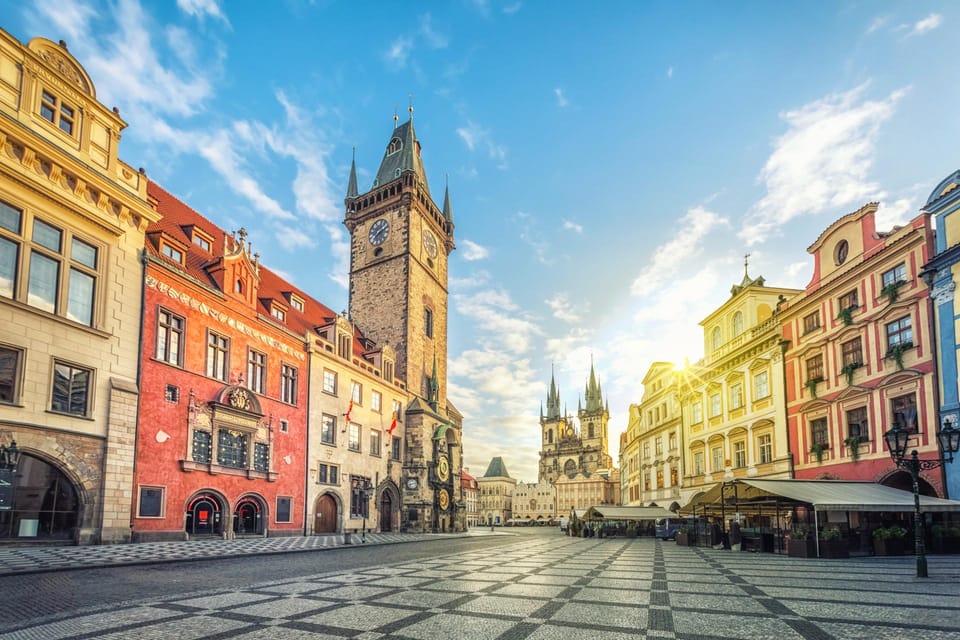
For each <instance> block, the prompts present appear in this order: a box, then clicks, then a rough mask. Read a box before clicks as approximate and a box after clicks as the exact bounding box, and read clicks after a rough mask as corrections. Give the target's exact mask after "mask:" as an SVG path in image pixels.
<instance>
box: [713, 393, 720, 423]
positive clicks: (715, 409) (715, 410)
mask: <svg viewBox="0 0 960 640" xmlns="http://www.w3.org/2000/svg"><path fill="white" fill-rule="evenodd" d="M721 411H722V406H721V404H720V394H719V393H712V394H710V417H711V418H716V417H717V416H719V415H720V413H721Z"/></svg>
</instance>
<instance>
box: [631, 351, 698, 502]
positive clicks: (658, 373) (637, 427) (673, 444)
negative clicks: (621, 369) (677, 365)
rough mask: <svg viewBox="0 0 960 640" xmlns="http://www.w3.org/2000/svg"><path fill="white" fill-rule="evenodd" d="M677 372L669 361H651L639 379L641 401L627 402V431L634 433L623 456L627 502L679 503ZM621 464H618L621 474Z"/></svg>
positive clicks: (681, 475)
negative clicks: (635, 402)
mask: <svg viewBox="0 0 960 640" xmlns="http://www.w3.org/2000/svg"><path fill="white" fill-rule="evenodd" d="M679 379H680V376H679V374H678V373H677V372H676V371H675V370H674V365H673V364H672V363H670V362H654V363H653V364H652V365H650V369H649V370H648V371H647V375H646V376H644V378H643V389H644V391H643V400H642V401H641V402H640V404H639V405H630V422H629V425H628V428H627V433H628V434H630V433H632V434H634V441H633V443H632V444H633V446H632V447H630V452H631V453H632V454H633V457H632V458H629V457H628V459H627V465H628V469H629V477H630V478H631V479H632V480H633V482H632V483H631V482H629V481H628V483H627V486H628V488H627V495H628V497H629V499H630V502H629V504H632V505H638V506H650V505H657V506H661V507H664V508H667V509H670V508H674V507H677V506H679V504H678V501H679V500H680V481H681V478H682V477H683V468H682V465H681V461H682V459H683V456H682V448H683V443H682V439H683V421H682V420H681V413H680V398H679V395H678V390H679V384H678V383H679ZM622 473H623V467H622V466H621V474H622Z"/></svg>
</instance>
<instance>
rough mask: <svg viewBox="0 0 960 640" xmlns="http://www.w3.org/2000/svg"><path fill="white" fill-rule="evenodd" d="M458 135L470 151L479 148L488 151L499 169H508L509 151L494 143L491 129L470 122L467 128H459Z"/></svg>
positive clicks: (488, 154)
mask: <svg viewBox="0 0 960 640" xmlns="http://www.w3.org/2000/svg"><path fill="white" fill-rule="evenodd" d="M456 131H457V135H458V136H460V139H461V140H463V142H464V144H466V145H467V149H469V150H470V151H474V150H477V149H479V148H483V149H486V151H487V156H488V157H489V158H490V159H491V160H493V161H494V162H495V163H496V166H497V168H498V169H506V168H507V167H508V164H507V149H506V147H504V146H503V145H500V144H497V143H496V142H494V141H493V138H492V136H491V135H490V130H489V129H484V128H483V127H482V126H481V125H479V124H477V123H475V122H473V121H472V120H468V121H467V124H466V126H463V127H458V128H457V130H456Z"/></svg>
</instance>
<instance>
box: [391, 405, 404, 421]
mask: <svg viewBox="0 0 960 640" xmlns="http://www.w3.org/2000/svg"><path fill="white" fill-rule="evenodd" d="M393 415H395V416H396V417H397V422H403V403H401V402H399V401H397V400H394V401H393Z"/></svg>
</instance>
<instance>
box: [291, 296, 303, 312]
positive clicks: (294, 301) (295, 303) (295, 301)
mask: <svg viewBox="0 0 960 640" xmlns="http://www.w3.org/2000/svg"><path fill="white" fill-rule="evenodd" d="M290 306H291V307H293V308H294V309H296V310H297V311H299V312H301V313H303V300H301V299H300V298H298V297H297V296H295V295H293V294H290Z"/></svg>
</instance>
